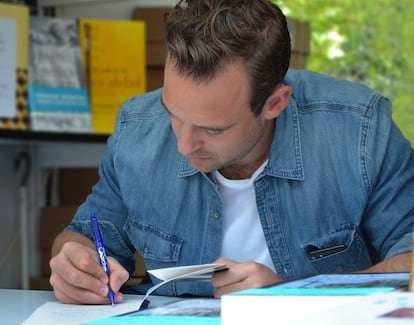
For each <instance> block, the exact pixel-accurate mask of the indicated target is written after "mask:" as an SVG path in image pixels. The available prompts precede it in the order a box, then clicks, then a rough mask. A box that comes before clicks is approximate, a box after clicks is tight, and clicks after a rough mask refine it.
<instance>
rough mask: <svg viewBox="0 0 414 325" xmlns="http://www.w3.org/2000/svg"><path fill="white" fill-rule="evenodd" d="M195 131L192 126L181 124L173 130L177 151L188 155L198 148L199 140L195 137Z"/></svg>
mask: <svg viewBox="0 0 414 325" xmlns="http://www.w3.org/2000/svg"><path fill="white" fill-rule="evenodd" d="M196 133H197V131H196V130H195V128H194V127H192V126H185V125H181V126H180V127H179V129H176V130H175V134H176V136H177V149H178V152H179V153H181V154H182V155H184V156H188V155H189V154H191V153H193V152H195V151H197V150H198V149H199V148H200V141H199V140H198V139H197V134H196Z"/></svg>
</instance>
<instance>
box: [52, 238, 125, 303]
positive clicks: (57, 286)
mask: <svg viewBox="0 0 414 325" xmlns="http://www.w3.org/2000/svg"><path fill="white" fill-rule="evenodd" d="M108 264H109V269H110V270H111V277H110V279H108V275H107V274H106V272H105V271H104V270H103V268H102V266H101V265H100V264H99V260H98V255H97V252H96V249H95V245H94V243H93V242H92V241H90V240H89V239H88V238H87V237H86V236H84V235H82V234H80V233H77V232H71V231H67V232H62V233H61V234H59V235H58V236H57V237H56V239H55V241H54V243H53V246H52V258H51V260H50V263H49V265H50V269H51V275H50V279H49V282H50V284H51V285H52V287H53V290H54V292H55V296H56V298H57V299H58V300H60V301H61V302H63V303H73V304H108V303H109V300H108V297H107V296H108V283H109V284H110V286H111V289H112V291H113V292H114V294H115V302H121V301H122V299H123V296H122V293H120V292H119V289H120V288H121V286H122V285H123V284H124V283H125V282H126V281H127V280H128V278H129V274H128V272H127V271H126V270H125V269H124V268H123V267H122V266H121V265H120V264H119V263H118V262H117V261H116V260H115V259H113V258H111V257H108Z"/></svg>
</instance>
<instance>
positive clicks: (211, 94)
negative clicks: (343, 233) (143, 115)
mask: <svg viewBox="0 0 414 325" xmlns="http://www.w3.org/2000/svg"><path fill="white" fill-rule="evenodd" d="M249 99H250V90H249V83H248V78H247V73H246V68H245V66H244V64H243V63H242V62H241V61H234V62H231V63H228V64H226V65H225V66H224V67H223V69H221V70H220V71H219V73H218V74H217V75H215V76H214V77H213V78H211V79H208V80H201V81H199V80H197V81H195V80H194V79H193V78H191V77H189V76H187V75H183V74H180V73H178V72H177V70H176V69H175V66H174V64H173V62H168V61H167V64H166V66H165V73H164V88H163V93H162V100H163V103H164V105H165V106H166V107H167V109H168V111H169V112H170V113H171V114H173V115H174V116H176V117H178V118H180V119H183V120H186V119H188V121H189V122H190V121H191V123H193V124H203V123H211V122H213V121H216V122H217V123H219V122H222V123H225V122H226V121H227V122H233V121H234V120H235V118H236V117H238V116H241V115H243V114H250V113H251V111H250V104H249V102H250V100H249Z"/></svg>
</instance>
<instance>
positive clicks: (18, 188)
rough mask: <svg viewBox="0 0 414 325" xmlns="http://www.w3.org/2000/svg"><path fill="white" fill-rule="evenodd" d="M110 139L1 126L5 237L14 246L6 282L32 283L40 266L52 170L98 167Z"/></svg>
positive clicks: (0, 198) (0, 199)
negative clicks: (43, 216)
mask: <svg viewBox="0 0 414 325" xmlns="http://www.w3.org/2000/svg"><path fill="white" fill-rule="evenodd" d="M107 139H108V135H106V134H83V133H57V132H38V131H19V130H6V129H0V179H1V180H2V181H1V182H0V205H1V206H2V211H1V212H0V213H1V220H2V222H1V226H0V236H1V241H0V243H3V244H2V245H3V247H4V248H5V251H6V252H9V254H8V255H9V257H8V258H6V259H4V260H6V261H7V264H6V265H4V266H3V268H2V272H1V274H2V275H1V277H0V278H1V280H0V287H3V288H23V289H28V287H29V279H30V277H32V276H36V275H37V274H38V272H39V265H40V258H39V257H40V256H39V251H38V240H39V238H38V231H37V230H38V223H39V211H40V208H41V207H42V206H44V205H45V203H46V185H45V184H46V181H45V179H46V175H47V172H48V171H50V170H54V169H58V168H64V167H70V168H72V167H80V168H82V167H97V166H98V164H99V161H100V160H101V157H102V154H103V152H104V150H105V147H106V141H107ZM3 241H4V242H3ZM16 269H18V270H20V271H19V272H21V274H20V279H19V274H18V273H19V272H17V273H16Z"/></svg>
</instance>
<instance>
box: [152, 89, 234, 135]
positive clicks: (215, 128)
mask: <svg viewBox="0 0 414 325" xmlns="http://www.w3.org/2000/svg"><path fill="white" fill-rule="evenodd" d="M160 100H161V104H162V106H163V107H164V109H165V110H166V111H167V113H168V114H169V115H171V116H173V117H175V118H178V117H177V116H175V115H174V114H173V113H171V112H170V110H169V109H168V107H167V105H165V103H164V101H163V99H162V96H160ZM236 124H237V122H234V123H232V124H230V125H228V126H225V127H217V126H206V125H194V126H195V127H196V128H199V129H202V130H208V131H216V132H223V131H226V130H228V129H231V128H232V127H233V126H234V125H236Z"/></svg>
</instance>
